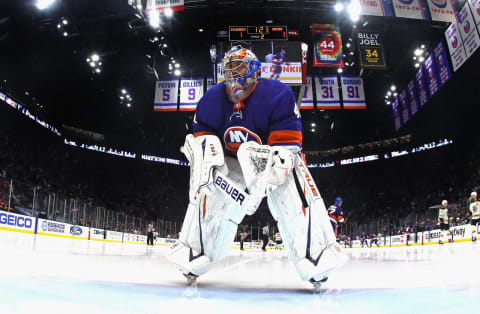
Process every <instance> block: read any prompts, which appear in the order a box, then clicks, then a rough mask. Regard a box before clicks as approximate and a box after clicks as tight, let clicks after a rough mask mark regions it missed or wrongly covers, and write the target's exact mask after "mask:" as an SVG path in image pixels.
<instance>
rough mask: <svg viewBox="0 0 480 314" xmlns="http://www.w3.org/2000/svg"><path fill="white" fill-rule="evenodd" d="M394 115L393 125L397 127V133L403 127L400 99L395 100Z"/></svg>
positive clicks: (393, 104) (393, 105)
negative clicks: (399, 105)
mask: <svg viewBox="0 0 480 314" xmlns="http://www.w3.org/2000/svg"><path fill="white" fill-rule="evenodd" d="M392 114H393V123H394V125H395V131H398V129H400V128H401V127H402V125H403V124H402V118H401V117H400V112H399V107H398V98H395V100H394V101H392Z"/></svg>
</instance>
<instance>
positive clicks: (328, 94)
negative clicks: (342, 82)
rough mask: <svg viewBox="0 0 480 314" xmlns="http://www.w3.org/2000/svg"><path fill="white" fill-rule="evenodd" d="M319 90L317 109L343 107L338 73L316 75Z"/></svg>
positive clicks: (316, 85) (316, 84) (316, 86)
mask: <svg viewBox="0 0 480 314" xmlns="http://www.w3.org/2000/svg"><path fill="white" fill-rule="evenodd" d="M315 89H316V90H317V109H342V106H341V104H340V95H339V92H338V78H337V76H336V75H325V76H323V77H321V78H319V77H315Z"/></svg>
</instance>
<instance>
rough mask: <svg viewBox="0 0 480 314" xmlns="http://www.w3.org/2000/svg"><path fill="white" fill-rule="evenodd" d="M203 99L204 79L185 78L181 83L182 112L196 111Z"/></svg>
mask: <svg viewBox="0 0 480 314" xmlns="http://www.w3.org/2000/svg"><path fill="white" fill-rule="evenodd" d="M202 97H203V77H197V78H183V77H182V80H181V82H180V111H195V109H197V103H198V101H199V100H200V98H202Z"/></svg>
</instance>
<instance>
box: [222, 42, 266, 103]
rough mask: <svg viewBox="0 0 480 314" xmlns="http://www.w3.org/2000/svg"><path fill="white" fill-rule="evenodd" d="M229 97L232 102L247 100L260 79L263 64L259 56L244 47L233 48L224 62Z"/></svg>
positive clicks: (226, 55)
mask: <svg viewBox="0 0 480 314" xmlns="http://www.w3.org/2000/svg"><path fill="white" fill-rule="evenodd" d="M222 68H223V71H224V73H225V84H226V86H227V95H228V98H229V99H230V100H231V101H232V102H236V101H242V100H244V99H246V98H247V97H248V96H250V94H251V93H252V92H253V91H254V90H255V87H256V86H257V82H258V79H259V78H260V72H261V69H260V68H261V63H260V61H258V59H257V56H255V54H254V53H253V52H251V51H250V50H248V49H246V48H243V47H242V46H233V47H232V48H231V49H230V50H229V51H228V52H227V53H226V54H225V57H224V58H223V60H222Z"/></svg>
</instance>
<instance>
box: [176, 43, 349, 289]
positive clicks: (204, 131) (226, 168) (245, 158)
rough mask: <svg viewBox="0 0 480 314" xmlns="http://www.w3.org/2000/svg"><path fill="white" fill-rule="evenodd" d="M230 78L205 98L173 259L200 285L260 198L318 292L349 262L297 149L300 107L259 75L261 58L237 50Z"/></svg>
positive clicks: (189, 152) (228, 59)
mask: <svg viewBox="0 0 480 314" xmlns="http://www.w3.org/2000/svg"><path fill="white" fill-rule="evenodd" d="M222 67H223V71H224V73H225V81H224V82H221V83H219V84H217V85H215V86H213V87H212V88H210V89H209V90H208V91H207V92H206V93H205V95H204V96H203V98H202V99H201V100H200V101H199V103H198V105H197V109H196V114H195V117H194V119H193V133H194V134H193V135H190V134H189V135H187V137H186V139H185V144H184V146H183V152H184V153H185V155H186V157H187V159H188V160H189V162H190V165H191V166H190V190H189V205H188V208H187V213H186V215H185V219H184V222H183V225H182V231H181V236H180V238H179V240H178V241H177V242H176V243H175V244H174V245H172V246H171V248H170V253H169V255H168V258H169V260H170V261H172V262H173V263H175V264H176V266H177V267H178V268H179V269H180V271H181V272H182V273H183V274H184V275H185V276H186V277H187V282H188V283H190V284H195V282H196V280H197V277H198V276H201V275H203V274H205V273H206V272H207V271H208V270H209V269H210V268H211V267H212V266H213V265H214V264H215V263H216V262H218V261H219V260H220V259H221V258H223V257H224V256H225V255H227V254H228V252H229V251H230V248H231V245H232V242H233V239H234V237H235V235H236V233H237V228H238V224H240V223H241V221H242V220H243V218H244V216H245V215H252V214H254V213H255V211H256V210H257V208H258V207H259V205H260V202H261V201H262V200H263V198H264V197H266V198H267V204H268V208H269V210H270V212H271V214H272V216H273V218H274V219H275V221H276V222H277V226H278V229H279V231H280V232H281V234H282V238H283V244H284V246H285V248H286V250H287V253H288V257H289V260H290V261H291V262H292V263H293V264H294V266H295V268H296V270H297V272H298V274H299V276H300V277H301V278H302V279H303V280H306V281H309V282H311V283H312V284H313V285H314V288H315V289H316V290H318V289H319V288H320V285H321V284H322V283H323V282H325V281H326V280H327V278H328V275H329V274H330V273H331V272H332V271H333V270H334V269H335V268H337V267H338V266H339V265H341V264H343V263H344V262H345V261H346V256H345V254H344V253H343V250H342V248H341V247H340V246H339V245H338V244H337V242H336V239H335V234H334V233H333V231H332V228H331V225H330V222H329V219H328V216H327V211H326V208H325V204H324V202H323V199H322V197H321V195H320V192H319V191H318V189H317V187H316V185H315V183H314V181H313V178H312V175H311V174H310V172H309V170H308V169H307V166H306V163H305V161H304V159H303V155H302V153H301V148H302V128H301V125H302V124H301V119H300V112H299V110H298V107H297V105H296V103H295V96H294V95H293V92H292V91H291V89H290V88H288V87H287V86H286V85H284V84H283V83H281V82H279V81H276V80H266V79H261V78H260V73H261V63H260V62H259V61H258V59H257V57H256V56H255V55H254V54H253V53H252V52H251V51H250V50H248V49H245V48H243V47H241V46H234V47H232V48H231V49H230V50H229V51H228V52H227V53H226V54H225V57H224V58H223V60H222Z"/></svg>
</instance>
